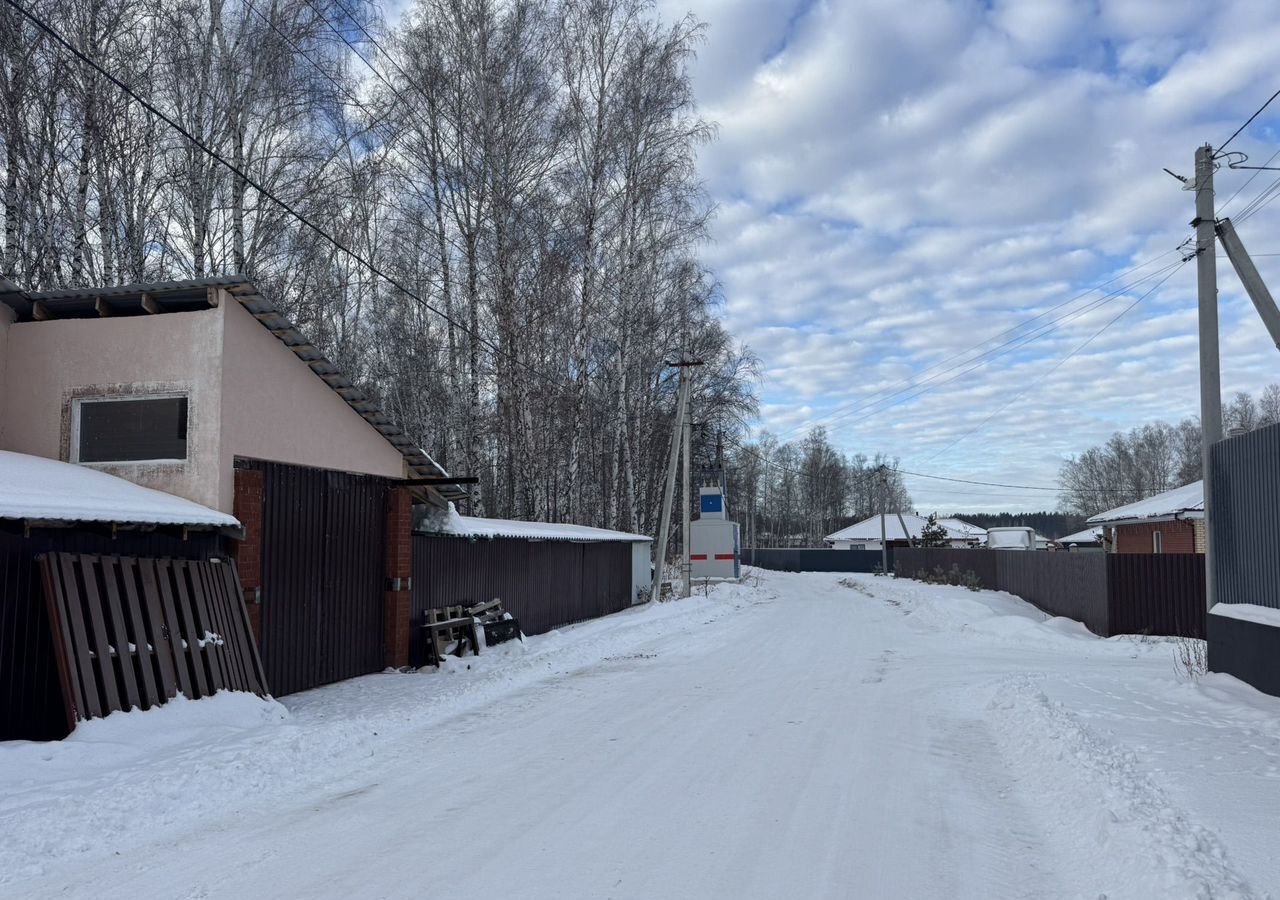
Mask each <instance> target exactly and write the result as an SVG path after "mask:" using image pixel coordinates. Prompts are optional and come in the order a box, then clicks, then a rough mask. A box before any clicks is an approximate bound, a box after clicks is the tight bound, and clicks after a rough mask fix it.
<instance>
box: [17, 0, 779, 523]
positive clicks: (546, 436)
mask: <svg viewBox="0 0 1280 900" xmlns="http://www.w3.org/2000/svg"><path fill="white" fill-rule="evenodd" d="M24 2H25V4H26V6H27V7H28V8H30V9H32V10H34V11H35V12H36V13H38V14H39V15H40V16H42V17H44V18H45V19H47V20H48V21H49V22H50V23H51V24H52V25H53V27H55V28H56V29H58V30H59V31H60V32H61V33H62V34H63V35H65V36H66V37H67V39H68V40H69V41H70V42H71V43H73V44H74V45H76V46H77V47H79V48H82V49H84V50H85V52H86V53H88V54H89V55H90V56H91V57H92V58H93V59H94V60H96V61H97V62H98V63H100V64H101V65H102V66H103V67H104V68H105V69H106V70H108V71H109V72H111V73H112V74H113V75H115V76H116V77H117V78H119V79H120V80H121V81H123V82H124V83H125V84H127V85H128V86H130V87H131V88H132V89H133V90H134V91H136V92H137V93H139V94H141V95H142V96H143V97H144V98H145V99H146V100H147V101H148V102H150V103H151V104H153V105H154V106H156V107H157V108H159V109H160V110H162V111H164V112H165V113H166V114H167V115H169V116H171V117H172V118H173V119H175V120H176V121H177V122H179V123H180V124H181V125H182V127H183V128H185V129H186V130H187V131H189V132H190V133H191V134H192V135H194V137H195V138H197V139H198V140H199V141H201V142H203V143H204V144H206V145H207V146H209V147H211V148H213V149H214V150H215V151H216V152H217V153H219V154H221V155H222V156H223V157H225V158H226V159H227V160H229V161H231V162H232V163H233V164H234V165H235V166H236V167H237V168H238V169H239V170H241V171H243V172H244V173H247V175H248V176H249V178H251V179H252V180H254V181H256V182H257V183H258V184H261V185H263V186H264V187H265V188H266V189H267V190H268V191H270V192H273V193H274V194H275V195H277V196H278V197H279V198H281V199H282V200H284V201H285V202H287V203H288V204H290V205H291V206H292V207H293V208H294V209H296V210H298V211H299V212H301V213H302V214H303V215H305V216H307V217H308V218H310V219H311V220H313V221H314V222H316V223H319V224H320V225H321V227H322V228H324V229H325V230H327V231H329V232H330V233H331V234H333V235H334V236H336V237H337V238H338V239H339V240H340V241H341V242H342V243H343V244H345V245H346V246H347V247H349V248H352V249H353V250H355V251H356V252H357V253H359V254H360V255H362V256H363V257H365V258H366V259H368V260H370V261H372V262H373V263H374V264H375V265H376V266H377V267H379V268H380V269H382V270H383V271H385V272H387V273H389V274H391V275H392V276H393V277H394V278H395V279H397V280H398V281H399V282H400V283H401V284H403V285H405V286H406V287H407V288H408V290H409V291H410V292H411V293H413V294H416V295H418V296H419V297H421V298H423V299H424V300H425V301H426V303H428V304H430V305H431V306H432V307H434V308H435V309H436V310H439V311H440V313H443V315H441V314H438V313H437V312H433V311H431V310H430V309H428V308H427V307H426V306H425V305H423V304H422V303H419V302H418V301H416V300H415V299H414V298H413V297H411V296H410V295H409V294H408V293H405V292H402V291H400V290H398V289H395V288H392V287H391V286H389V285H388V284H387V283H386V282H385V281H383V280H381V279H380V278H378V277H376V276H375V275H374V274H373V273H372V272H371V271H370V270H369V269H368V268H367V267H365V266H364V265H361V264H360V263H358V262H357V261H355V260H354V259H353V258H352V257H351V256H350V255H348V254H346V253H344V252H341V251H340V250H338V249H336V248H335V247H334V246H333V245H332V244H331V243H329V242H328V241H327V240H325V239H323V238H322V237H321V236H319V235H317V234H316V233H314V232H312V231H310V230H308V229H306V228H303V227H300V226H299V225H298V224H297V223H296V222H295V221H294V220H293V219H292V218H291V217H290V216H289V215H288V214H287V213H286V212H285V211H284V210H283V209H282V208H281V206H279V205H278V204H276V203H274V202H272V201H271V200H269V199H268V198H267V197H266V196H264V195H261V194H259V192H258V191H257V190H255V189H254V187H253V186H252V185H251V184H250V183H249V180H248V179H246V178H242V177H239V176H237V175H233V174H232V173H231V172H230V171H229V170H228V169H227V168H225V167H223V166H221V165H219V164H218V163H217V162H215V161H214V160H213V159H212V158H210V157H209V156H208V155H206V154H205V153H204V152H202V151H201V150H199V149H197V148H196V147H195V146H194V145H193V144H192V143H191V142H189V141H187V140H185V139H184V138H182V137H181V136H180V135H178V134H177V133H175V132H174V131H173V130H172V129H170V128H169V127H167V126H166V125H164V124H162V123H161V122H159V121H157V120H156V119H154V118H153V117H151V116H150V115H149V114H148V113H146V112H145V111H144V110H143V109H142V108H141V107H139V106H138V105H137V104H135V103H132V102H130V101H129V100H128V98H127V97H126V95H125V94H124V93H123V92H121V91H120V90H119V89H118V88H116V87H115V86H113V85H112V84H111V83H109V82H108V81H107V80H106V79H105V78H103V77H102V76H101V75H98V74H95V73H94V72H93V71H92V70H91V69H89V68H87V67H85V66H83V65H81V64H80V63H78V62H76V61H75V60H74V59H73V58H71V57H70V56H69V55H68V54H67V53H66V52H65V51H63V50H62V49H60V48H59V47H57V46H56V45H55V44H54V42H53V41H52V40H51V39H50V38H49V37H48V36H47V35H45V34H44V33H43V32H41V31H39V30H38V29H36V28H35V27H34V26H33V25H32V24H31V23H29V22H27V21H26V20H24V19H23V18H22V17H21V16H20V15H19V13H18V12H17V11H16V10H14V9H12V8H10V7H8V6H0V192H2V196H0V207H2V210H0V212H2V214H3V219H4V228H3V236H2V238H0V240H2V241H3V243H2V245H0V270H2V271H3V273H4V274H5V275H7V276H8V277H10V278H12V279H14V280H15V281H16V282H17V283H18V284H19V285H21V286H24V287H28V288H32V289H38V288H48V287H61V286H69V285H98V284H104V285H109V284H116V283H125V282H145V281H154V280H163V279H172V278H184V277H192V276H205V275H210V274H224V273H243V274H246V275H249V276H251V277H252V278H254V279H255V281H256V282H257V283H258V285H259V287H260V288H261V289H262V290H263V291H264V292H265V293H266V294H267V295H268V296H270V297H272V298H273V299H274V300H275V301H276V303H277V304H278V305H280V306H281V307H283V309H284V311H285V312H286V313H287V314H288V315H290V316H291V317H292V318H293V319H294V320H295V321H296V322H297V323H298V325H299V326H300V327H301V328H302V329H303V331H304V332H306V333H307V334H308V336H309V337H310V339H311V340H312V341H314V342H315V343H316V344H317V345H318V346H319V347H320V348H322V349H323V351H324V352H325V353H326V354H327V355H328V356H329V357H330V358H331V359H332V360H333V361H334V362H335V363H336V364H337V365H338V366H340V367H341V368H342V369H344V370H345V371H346V372H347V373H348V374H349V375H350V376H352V377H353V378H354V379H355V380H356V381H358V382H359V383H361V385H362V386H364V387H366V388H368V389H369V390H371V391H373V392H374V393H375V394H376V395H377V396H378V397H379V399H380V402H381V403H382V405H383V406H384V407H385V408H386V410H387V412H388V413H389V414H391V415H392V416H393V417H395V418H396V419H398V420H400V421H401V422H403V423H404V424H405V425H406V426H407V428H408V429H409V431H410V433H411V434H412V436H413V437H414V438H415V439H416V440H417V441H418V442H419V443H420V444H421V445H422V446H423V447H424V448H426V449H427V450H428V451H429V452H431V453H433V454H434V455H435V456H436V457H437V458H438V459H439V461H440V462H441V463H442V464H443V465H445V466H446V467H448V468H449V469H451V470H453V471H454V472H457V473H460V474H474V475H478V476H479V477H480V490H479V491H478V494H477V499H476V500H475V502H474V504H473V506H472V509H471V512H475V513H484V514H497V515H504V516H515V517H522V518H551V519H560V520H572V521H578V522H583V523H589V524H596V525H604V526H613V527H621V528H624V529H627V530H631V531H652V530H653V527H654V520H655V518H656V515H657V512H656V511H657V509H658V507H659V494H660V484H661V470H662V466H663V462H664V459H665V457H666V453H667V447H668V434H669V429H670V427H671V424H672V422H671V417H672V411H673V407H674V392H675V377H674V373H673V372H672V370H670V369H668V368H666V367H665V365H664V362H665V361H666V360H668V359H670V358H672V357H674V356H677V355H678V354H679V353H681V352H682V351H685V352H688V353H690V354H692V355H694V356H697V357H698V358H700V359H702V360H704V361H705V366H704V367H703V368H702V369H700V370H699V374H698V379H697V381H696V382H695V385H696V390H695V403H696V409H697V416H698V419H699V421H702V422H705V423H709V424H710V425H712V426H714V427H717V428H719V429H721V430H724V431H726V432H728V433H730V434H735V433H738V430H739V425H738V423H739V422H740V421H742V420H743V418H744V417H746V416H749V415H750V414H751V413H752V412H753V411H754V402H755V401H754V397H753V378H754V375H755V365H756V364H755V360H754V359H753V357H752V356H751V354H750V353H749V352H747V351H746V350H745V349H744V348H742V347H741V346H739V345H737V344H736V343H735V342H734V341H733V339H732V338H731V336H730V335H729V334H728V333H727V332H726V331H725V330H724V329H723V327H722V326H721V325H720V324H719V322H718V321H717V320H716V318H715V317H714V315H713V309H714V303H715V288H714V284H715V283H714V279H713V277H712V275H711V274H710V273H709V272H708V271H706V270H705V269H704V268H703V266H702V265H701V264H700V262H699V255H698V254H699V247H700V244H701V242H702V241H703V240H704V238H705V226H706V222H707V217H708V215H709V212H710V209H711V205H710V203H709V202H708V199H707V197H706V195H705V193H704V191H703V188H702V185H701V183H700V181H699V178H698V174H697V170H696V164H695V163H696V153H697V149H698V147H699V146H700V145H702V144H704V143H706V142H707V141H708V140H710V139H711V137H712V134H713V130H712V127H711V126H710V125H709V124H708V123H707V122H705V121H704V120H703V119H701V118H700V117H699V115H698V113H697V110H696V108H695V103H694V97H693V93H692V88H691V84H690V79H689V72H688V66H689V62H690V59H691V58H692V56H693V54H694V52H695V50H696V48H697V47H698V45H699V42H700V41H701V39H702V26H701V25H700V24H699V23H698V22H697V21H695V20H694V19H693V18H691V17H686V18H682V19H680V20H678V21H675V22H664V21H662V20H661V18H660V17H659V16H658V14H657V13H656V11H655V9H654V7H653V5H652V4H651V3H650V2H648V0H417V2H416V4H415V5H414V6H413V7H412V8H411V9H410V10H409V11H408V12H407V13H406V15H405V18H404V21H403V24H401V25H399V26H397V27H395V28H390V27H387V26H386V25H385V24H384V23H383V22H382V21H380V19H379V18H378V13H377V7H376V6H375V5H373V4H370V3H363V2H358V0H198V2H197V0H154V2H147V3H138V2H134V0H24ZM348 42H350V45H348ZM362 60H367V61H368V63H369V64H371V66H372V68H373V69H375V70H376V72H375V71H371V69H370V66H369V65H366V64H365V62H363V61H362ZM490 343H491V344H493V345H495V346H496V347H497V349H496V350H494V349H493V348H492V347H490V346H489V344H490ZM787 527H791V526H787Z"/></svg>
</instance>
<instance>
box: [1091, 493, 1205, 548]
mask: <svg viewBox="0 0 1280 900" xmlns="http://www.w3.org/2000/svg"><path fill="white" fill-rule="evenodd" d="M1088 524H1090V525H1093V526H1096V527H1099V528H1102V529H1104V530H1105V531H1106V532H1108V533H1109V534H1110V538H1109V539H1108V540H1107V541H1106V543H1107V545H1108V546H1109V547H1110V549H1111V551H1112V552H1113V553H1152V554H1154V553H1204V482H1203V481H1193V482H1191V483H1190V484H1185V485H1183V486H1182V487H1178V488H1174V489H1173V490H1170V491H1163V492H1161V493H1159V494H1156V495H1154V496H1151V497H1148V498H1147V499H1145V500H1139V501H1138V502H1136V503H1126V504H1125V505H1124V506H1117V507H1116V508H1115V509H1109V510H1107V511H1106V512H1101V513H1098V514H1097V515H1096V516H1091V517H1090V518H1089V523H1088Z"/></svg>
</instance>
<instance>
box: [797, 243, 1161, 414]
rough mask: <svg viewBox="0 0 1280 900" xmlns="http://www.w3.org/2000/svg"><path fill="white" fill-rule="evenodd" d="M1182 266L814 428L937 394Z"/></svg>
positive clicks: (1063, 316)
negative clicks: (995, 361)
mask: <svg viewBox="0 0 1280 900" xmlns="http://www.w3.org/2000/svg"><path fill="white" fill-rule="evenodd" d="M1181 265H1182V261H1178V262H1172V263H1169V264H1168V265H1167V266H1165V267H1163V268H1161V269H1157V270H1156V271H1155V272H1151V273H1148V274H1147V275H1144V276H1143V277H1142V278H1139V279H1137V280H1136V281H1133V282H1131V283H1130V284H1128V285H1125V286H1124V287H1121V288H1118V289H1116V290H1115V291H1112V292H1110V293H1108V294H1105V295H1103V296H1102V297H1100V298H1098V299H1096V300H1092V301H1090V302H1089V303H1087V304H1085V305H1084V306H1082V307H1080V308H1078V309H1075V310H1072V311H1071V312H1069V313H1066V314H1064V315H1062V316H1060V317H1058V318H1056V319H1053V320H1051V321H1050V322H1048V323H1046V324H1045V325H1042V326H1040V327H1039V328H1038V329H1036V330H1034V331H1032V332H1030V333H1029V334H1021V335H1017V336H1015V337H1013V338H1010V339H1009V340H1007V341H1005V342H1003V343H1001V344H998V345H996V346H995V347H992V348H990V349H988V350H985V351H983V352H982V353H980V354H979V355H978V356H975V357H973V358H972V359H968V360H965V361H964V362H962V363H959V364H958V365H955V366H951V367H949V368H947V369H944V370H942V371H940V372H938V373H936V374H935V375H932V376H930V377H929V378H926V379H924V380H923V381H917V382H914V383H912V384H909V385H908V386H907V387H905V388H902V389H900V390H897V391H894V392H893V393H891V394H888V395H887V396H884V397H881V398H879V399H875V398H874V395H873V397H872V399H869V400H867V401H865V402H862V403H861V405H859V406H855V407H853V408H848V409H846V410H845V411H843V412H841V413H839V414H836V415H828V416H824V417H822V418H820V419H817V420H810V427H812V425H816V424H825V425H831V424H834V423H836V422H841V421H844V420H845V419H848V418H849V417H850V416H854V415H857V414H859V413H880V412H884V411H885V410H887V409H891V408H893V407H894V406H900V405H902V404H903V403H906V402H908V401H910V400H915V399H917V398H919V397H922V396H923V395H924V394H926V393H928V392H929V391H931V390H934V389H935V388H938V387H942V386H944V385H947V384H950V383H952V382H953V381H956V380H957V379H959V378H962V377H964V376H965V375H968V374H969V373H971V372H974V371H977V370H978V369H980V368H982V367H983V366H985V365H986V364H987V363H989V362H991V361H992V360H994V359H996V358H998V357H1000V356H1004V355H1005V354H1007V353H1010V352H1013V351H1015V350H1021V349H1022V348H1023V347H1026V346H1028V345H1029V344H1031V343H1033V342H1035V341H1037V340H1039V339H1040V338H1042V337H1044V336H1045V335H1046V334H1049V333H1050V332H1052V331H1054V330H1055V329H1057V328H1058V326H1059V325H1061V324H1063V323H1064V322H1067V321H1068V320H1071V319H1075V318H1079V317H1080V316H1082V315H1084V314H1085V313H1088V312H1092V311H1093V310H1095V309H1099V308H1101V307H1102V306H1105V305H1106V304H1107V303H1110V302H1111V301H1112V300H1114V299H1115V298H1116V297H1119V296H1121V295H1122V294H1125V293H1128V292H1129V291H1130V290H1132V289H1133V288H1134V287H1136V286H1137V285H1139V284H1141V283H1142V282H1144V281H1147V280H1149V279H1151V278H1156V277H1158V276H1160V275H1163V274H1165V273H1166V272H1170V271H1172V270H1173V269H1176V268H1178V267H1179V266H1181ZM966 366H967V367H968V368H963V367H966ZM957 369H960V370H961V371H959V372H956V374H955V375H952V376H951V377H950V378H946V379H945V380H943V381H938V380H937V379H939V378H942V377H943V376H944V375H948V374H949V373H951V372H955V371H956V370H957ZM915 388H921V390H918V391H916V392H915V393H909V392H910V391H912V390H914V389H915ZM903 394H909V395H908V396H906V397H902V399H900V400H897V401H895V402H892V403H888V404H887V405H882V404H885V401H888V400H893V398H895V397H901V396H902V395H903ZM800 427H804V426H800ZM798 430H799V428H793V429H791V430H790V431H788V432H785V433H784V435H783V436H785V435H789V434H793V433H795V432H796V431H798Z"/></svg>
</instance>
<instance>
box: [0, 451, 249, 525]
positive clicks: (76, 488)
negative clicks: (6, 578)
mask: <svg viewBox="0 0 1280 900" xmlns="http://www.w3.org/2000/svg"><path fill="white" fill-rule="evenodd" d="M0 519H38V520H41V521H51V522H114V523H117V524H121V525H186V526H189V527H198V528H239V527H240V523H239V521H237V520H236V518H235V517H234V516H229V515H227V514H226V513H222V512H218V511H217V510H216V509H209V508H208V507H207V506H201V505H200V504H199V503H192V502H191V501H190V500H184V499H183V498H182V497H175V496H174V495H173V494H166V493H164V492H163V491H156V490H152V489H151V488H145V487H141V486H139V485H136V484H134V483H133V482H131V481H125V480H124V479H123V478H117V477H116V476H115V475H108V474H107V473H106V472H99V471H97V470H96V469H90V468H87V467H85V466H76V465H72V464H70V463H64V462H58V461H57V460H55V459H45V458H44V457H41V456H29V455H27V454H26V453H13V452H11V451H8V450H0Z"/></svg>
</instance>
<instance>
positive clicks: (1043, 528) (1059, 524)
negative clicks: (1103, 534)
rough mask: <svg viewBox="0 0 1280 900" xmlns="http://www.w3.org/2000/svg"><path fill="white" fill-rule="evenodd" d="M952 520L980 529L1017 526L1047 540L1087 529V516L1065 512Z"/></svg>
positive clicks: (965, 516) (958, 515) (974, 515)
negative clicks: (1032, 529)
mask: <svg viewBox="0 0 1280 900" xmlns="http://www.w3.org/2000/svg"><path fill="white" fill-rule="evenodd" d="M950 518H955V519H963V520H964V521H966V522H969V523H971V524H974V525H977V526H978V527H979V528H1010V527H1013V526H1015V525H1021V526H1025V527H1027V528H1034V529H1035V530H1036V533H1037V534H1042V535H1044V536H1045V537H1047V538H1055V539H1056V538H1060V537H1062V536H1064V535H1068V534H1075V533H1076V532H1077V531H1083V530H1084V529H1085V525H1086V523H1085V518H1086V517H1085V516H1083V515H1080V514H1077V513H1065V512H1018V513H1011V512H1002V513H964V512H958V513H954V514H952V516H950Z"/></svg>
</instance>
